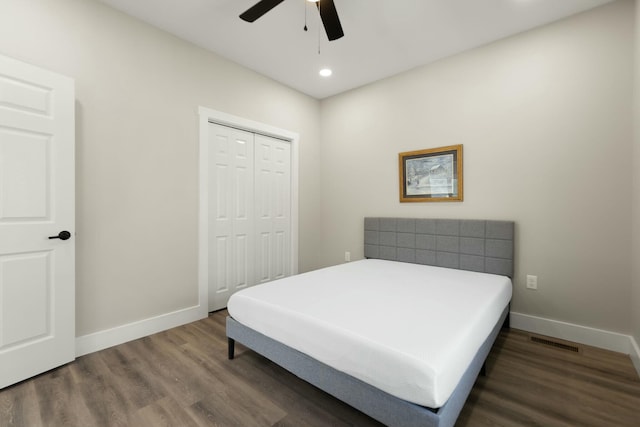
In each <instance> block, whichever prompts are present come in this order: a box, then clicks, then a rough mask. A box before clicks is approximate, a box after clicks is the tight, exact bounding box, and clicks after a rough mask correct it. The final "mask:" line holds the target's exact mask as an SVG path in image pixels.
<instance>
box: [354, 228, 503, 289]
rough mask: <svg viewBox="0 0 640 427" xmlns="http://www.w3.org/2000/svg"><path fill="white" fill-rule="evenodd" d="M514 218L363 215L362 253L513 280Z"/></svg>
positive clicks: (368, 255) (380, 257) (379, 257)
mask: <svg viewBox="0 0 640 427" xmlns="http://www.w3.org/2000/svg"><path fill="white" fill-rule="evenodd" d="M513 238H514V222H513V221H493V220H468V219H431V218H429V219H425V218H374V217H368V218H365V219H364V256H365V257H366V258H377V259H385V260H391V261H400V262H410V263H414V264H426V265H435V266H438V267H447V268H456V269H460V270H471V271H479V272H483V273H492V274H500V275H503V276H509V277H511V278H513V247H514V245H513Z"/></svg>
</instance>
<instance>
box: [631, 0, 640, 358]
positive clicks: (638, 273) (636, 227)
mask: <svg viewBox="0 0 640 427" xmlns="http://www.w3.org/2000/svg"><path fill="white" fill-rule="evenodd" d="M635 6H636V13H635V18H636V19H635V42H636V44H635V70H634V77H635V85H634V89H635V97H634V101H635V102H634V107H635V108H634V121H633V123H634V125H635V126H634V131H635V133H634V141H633V142H634V151H633V171H634V185H633V211H632V222H633V231H634V232H633V252H632V256H633V258H632V260H631V263H632V265H633V278H632V279H633V282H632V294H633V298H632V299H631V304H632V306H631V312H632V314H633V336H634V338H635V340H636V343H637V344H638V345H640V119H639V117H640V2H639V1H637V0H636V2H635ZM638 369H639V370H640V365H639V366H638Z"/></svg>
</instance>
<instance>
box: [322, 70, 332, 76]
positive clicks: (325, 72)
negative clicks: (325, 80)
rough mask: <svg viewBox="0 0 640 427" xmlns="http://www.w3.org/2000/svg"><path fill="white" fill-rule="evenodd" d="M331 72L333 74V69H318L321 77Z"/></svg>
mask: <svg viewBox="0 0 640 427" xmlns="http://www.w3.org/2000/svg"><path fill="white" fill-rule="evenodd" d="M331 74H333V71H331V69H330V68H323V69H322V70H320V75H321V76H322V77H329V76H330V75H331Z"/></svg>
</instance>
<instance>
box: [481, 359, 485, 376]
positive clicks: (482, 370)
mask: <svg viewBox="0 0 640 427" xmlns="http://www.w3.org/2000/svg"><path fill="white" fill-rule="evenodd" d="M480 376H481V377H486V376H487V362H486V361H485V362H484V363H483V364H482V368H480Z"/></svg>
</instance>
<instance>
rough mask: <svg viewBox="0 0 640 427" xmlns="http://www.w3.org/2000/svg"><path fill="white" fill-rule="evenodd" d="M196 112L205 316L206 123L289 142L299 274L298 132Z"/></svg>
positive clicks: (217, 113) (200, 261)
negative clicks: (198, 136)
mask: <svg viewBox="0 0 640 427" xmlns="http://www.w3.org/2000/svg"><path fill="white" fill-rule="evenodd" d="M198 114H199V116H200V117H199V123H200V152H199V166H200V169H199V193H200V195H199V203H200V206H199V209H198V214H199V218H198V300H199V301H200V304H199V306H200V308H201V310H203V312H202V313H201V314H202V316H203V317H204V316H206V315H207V313H208V311H209V268H208V260H209V239H208V236H209V221H208V219H209V197H208V194H209V184H208V183H209V179H208V178H209V162H208V158H209V146H208V141H209V124H210V123H215V124H219V125H223V126H229V127H233V128H237V129H241V130H245V131H249V132H253V133H258V134H261V135H266V136H270V137H272V138H277V139H281V140H283V141H287V142H289V143H290V144H291V242H290V243H291V259H290V263H291V264H290V265H291V274H298V144H299V141H300V135H299V134H297V133H295V132H291V131H289V130H286V129H281V128H278V127H275V126H272V125H269V124H266V123H261V122H257V121H254V120H250V119H246V118H244V117H239V116H234V115H232V114H228V113H225V112H222V111H217V110H212V109H210V108H206V107H202V106H200V107H199V108H198Z"/></svg>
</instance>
